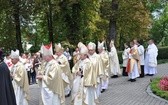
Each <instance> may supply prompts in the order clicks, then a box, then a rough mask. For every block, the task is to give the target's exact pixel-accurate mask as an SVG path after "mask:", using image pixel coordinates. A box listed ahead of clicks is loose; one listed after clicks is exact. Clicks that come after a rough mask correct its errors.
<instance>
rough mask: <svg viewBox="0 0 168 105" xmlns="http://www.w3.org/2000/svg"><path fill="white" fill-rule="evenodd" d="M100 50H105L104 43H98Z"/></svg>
mask: <svg viewBox="0 0 168 105" xmlns="http://www.w3.org/2000/svg"><path fill="white" fill-rule="evenodd" d="M98 49H104V41H103V42H101V43H100V42H99V41H98Z"/></svg>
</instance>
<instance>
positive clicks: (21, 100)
mask: <svg viewBox="0 0 168 105" xmlns="http://www.w3.org/2000/svg"><path fill="white" fill-rule="evenodd" d="M19 63H20V62H18V63H17V64H15V65H14V66H13V68H12V69H13V70H12V71H13V75H15V72H16V70H17V68H18V67H19V66H18V65H19ZM24 72H26V70H25V71H24ZM26 76H27V75H26ZM12 84H13V88H14V92H15V97H16V104H17V105H28V101H27V99H26V98H25V97H26V93H25V92H24V91H23V88H22V87H20V86H19V85H18V84H17V82H16V81H15V79H13V81H12Z"/></svg>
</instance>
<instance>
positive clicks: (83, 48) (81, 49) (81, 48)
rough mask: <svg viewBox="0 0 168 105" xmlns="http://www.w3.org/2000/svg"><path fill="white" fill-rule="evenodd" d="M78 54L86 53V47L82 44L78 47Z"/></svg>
mask: <svg viewBox="0 0 168 105" xmlns="http://www.w3.org/2000/svg"><path fill="white" fill-rule="evenodd" d="M79 53H80V54H88V48H87V47H86V46H85V45H83V46H82V47H80V51H79Z"/></svg>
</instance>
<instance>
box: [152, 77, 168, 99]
mask: <svg viewBox="0 0 168 105" xmlns="http://www.w3.org/2000/svg"><path fill="white" fill-rule="evenodd" d="M161 79H162V78H155V79H153V80H152V82H151V83H150V86H151V90H152V92H153V93H154V94H155V95H157V96H159V97H162V98H164V99H166V100H168V91H164V90H161V89H160V87H159V83H160V80H161Z"/></svg>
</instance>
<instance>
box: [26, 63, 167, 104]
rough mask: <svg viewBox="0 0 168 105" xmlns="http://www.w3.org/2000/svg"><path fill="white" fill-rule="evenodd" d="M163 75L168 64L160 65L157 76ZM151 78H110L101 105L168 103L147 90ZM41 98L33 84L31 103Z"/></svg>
mask: <svg viewBox="0 0 168 105" xmlns="http://www.w3.org/2000/svg"><path fill="white" fill-rule="evenodd" d="M163 75H168V64H161V65H158V74H157V75H156V76H163ZM156 76H154V77H156ZM151 78H153V77H150V76H145V78H138V79H137V81H136V82H129V81H128V77H122V76H121V77H119V78H116V79H110V81H109V82H110V83H109V88H108V90H106V91H105V92H104V93H103V94H101V96H100V98H99V101H100V105H168V103H167V102H166V101H164V100H160V99H158V98H155V97H153V96H151V95H149V94H148V93H147V92H146V89H147V87H148V85H149V83H150V79H151ZM39 99H40V90H39V87H38V85H31V86H30V102H29V105H39ZM70 100H71V99H70V97H69V98H66V105H70Z"/></svg>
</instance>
